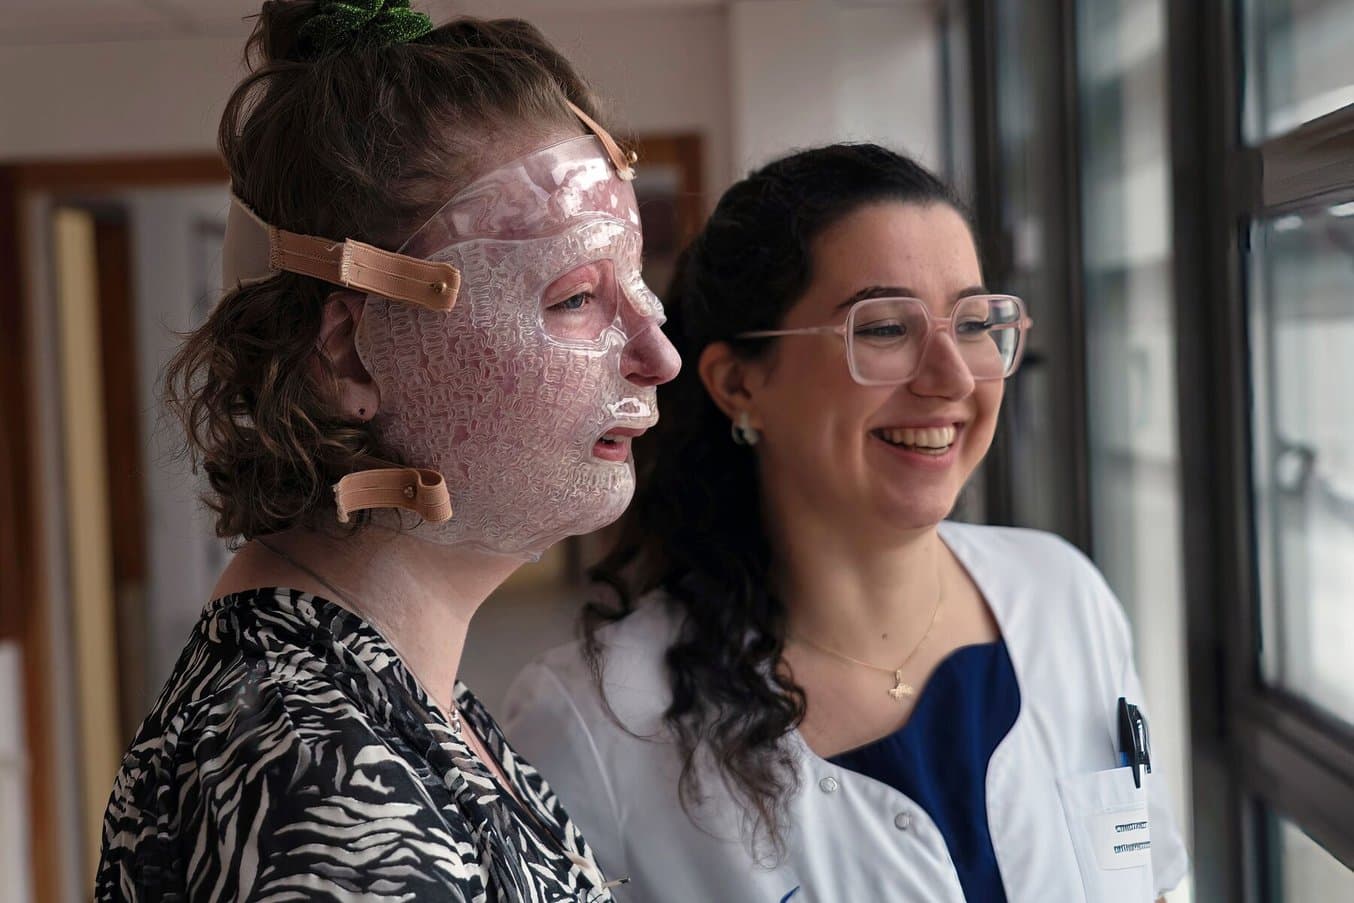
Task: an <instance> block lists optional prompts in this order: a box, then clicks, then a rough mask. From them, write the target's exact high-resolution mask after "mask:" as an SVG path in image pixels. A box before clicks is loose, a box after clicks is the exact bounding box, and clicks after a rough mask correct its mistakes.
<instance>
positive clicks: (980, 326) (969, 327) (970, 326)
mask: <svg viewBox="0 0 1354 903" xmlns="http://www.w3.org/2000/svg"><path fill="white" fill-rule="evenodd" d="M995 325H996V324H995V323H993V322H992V321H991V320H966V321H964V322H963V323H960V324H959V325H958V326H956V327H955V331H956V332H958V333H959V334H960V335H961V336H982V335H986V334H987V333H988V332H990V331H991V330H992V328H993V327H994V326H995Z"/></svg>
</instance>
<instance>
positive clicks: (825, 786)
mask: <svg viewBox="0 0 1354 903" xmlns="http://www.w3.org/2000/svg"><path fill="white" fill-rule="evenodd" d="M840 786H841V785H840V784H838V783H837V779H836V778H823V779H822V780H821V781H819V782H818V789H819V790H821V791H823V792H824V793H836V792H837V788H838V787H840Z"/></svg>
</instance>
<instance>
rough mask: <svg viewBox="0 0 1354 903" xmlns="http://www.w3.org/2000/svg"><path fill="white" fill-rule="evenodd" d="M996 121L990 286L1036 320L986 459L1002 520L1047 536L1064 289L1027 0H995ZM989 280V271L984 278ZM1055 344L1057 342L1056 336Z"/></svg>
mask: <svg viewBox="0 0 1354 903" xmlns="http://www.w3.org/2000/svg"><path fill="white" fill-rule="evenodd" d="M994 5H995V15H996V42H997V43H996V61H995V63H996V69H997V73H996V75H997V77H996V83H995V85H994V86H993V88H994V90H995V91H996V118H997V121H996V127H997V133H998V144H999V147H1000V160H999V163H1000V183H1001V196H1000V197H999V198H998V199H997V205H998V210H999V213H1000V217H1001V226H1002V230H1003V232H1004V233H1005V234H1006V236H1008V238H1009V242H1010V247H1009V248H1008V249H1007V251H1008V253H1009V255H1010V260H1009V262H1008V263H1009V272H1006V273H1002V274H1000V275H999V276H998V277H997V278H998V281H996V283H995V288H996V289H997V290H999V291H1002V292H1009V293H1010V294H1013V295H1018V296H1020V297H1021V298H1023V299H1024V300H1025V302H1026V304H1028V305H1029V310H1030V315H1031V316H1032V317H1033V318H1034V320H1035V322H1036V323H1037V324H1038V326H1037V327H1036V328H1035V329H1033V330H1031V331H1030V335H1029V339H1028V345H1027V348H1026V354H1025V362H1024V363H1023V364H1022V365H1021V368H1020V370H1019V371H1017V372H1016V374H1015V376H1013V377H1012V378H1011V379H1010V380H1008V381H1007V383H1006V392H1007V394H1006V400H1005V402H1004V403H1003V404H1004V410H1003V414H1002V416H1003V419H1004V421H1005V423H1004V425H1003V428H1002V429H1001V430H999V431H998V436H997V445H996V447H995V448H994V456H993V458H989V461H992V460H993V459H994V458H995V457H997V453H998V452H1000V450H1002V449H1003V448H1005V449H1007V450H1009V455H1010V460H1009V468H1010V470H1009V475H1008V476H1009V481H1008V486H1007V489H1008V491H1009V493H1010V499H1009V503H1010V506H1011V510H1010V511H1009V512H1005V513H1004V516H1007V517H1011V518H1012V519H1013V521H1014V522H1015V523H1019V524H1021V525H1022V526H1029V527H1038V528H1040V529H1044V530H1051V531H1053V532H1061V533H1064V534H1066V532H1067V531H1068V530H1069V529H1071V528H1072V524H1071V517H1072V511H1071V507H1072V506H1071V503H1070V502H1071V499H1072V498H1073V496H1072V494H1071V493H1070V492H1062V491H1050V488H1049V487H1064V486H1067V483H1068V481H1067V475H1068V474H1069V473H1070V472H1071V448H1070V443H1069V442H1068V441H1067V430H1068V421H1067V416H1066V414H1065V411H1066V405H1065V404H1063V403H1062V402H1061V400H1060V399H1061V395H1062V392H1063V389H1064V386H1063V385H1062V384H1060V383H1059V381H1058V372H1059V367H1060V366H1061V365H1062V364H1063V362H1064V361H1065V339H1063V335H1064V333H1063V327H1064V325H1065V323H1064V321H1065V318H1066V309H1065V307H1064V306H1063V303H1062V302H1063V301H1064V299H1065V293H1064V292H1063V290H1062V289H1061V288H1060V287H1059V284H1058V281H1057V276H1056V274H1057V273H1060V272H1065V266H1066V264H1065V261H1064V259H1063V257H1062V256H1061V255H1062V254H1063V253H1064V249H1063V248H1062V247H1061V245H1060V243H1059V240H1058V239H1059V234H1060V229H1061V224H1060V222H1059V219H1060V218H1061V216H1062V214H1061V212H1060V210H1059V209H1058V205H1059V202H1060V194H1059V191H1058V184H1057V183H1056V182H1055V180H1057V182H1061V181H1062V176H1061V174H1060V173H1058V172H1057V171H1056V170H1055V169H1053V168H1050V166H1049V162H1048V161H1049V160H1051V159H1056V157H1057V153H1058V142H1059V140H1060V138H1059V134H1058V122H1057V120H1056V118H1055V117H1054V115H1053V113H1054V110H1055V107H1054V105H1053V104H1049V103H1047V102H1045V101H1044V98H1046V97H1048V96H1051V94H1052V92H1054V91H1055V90H1056V87H1055V84H1054V82H1053V75H1054V73H1053V70H1052V67H1051V66H1050V65H1049V63H1050V60H1051V59H1052V54H1054V53H1056V51H1057V47H1056V44H1055V43H1054V33H1053V32H1052V31H1051V30H1050V28H1049V24H1048V21H1049V20H1048V11H1049V8H1048V7H1047V6H1046V5H1043V4H1031V3H1029V2H1027V0H997V2H996V3H995V4H994ZM991 278H992V277H991V276H989V280H990V279H991ZM1060 340H1061V341H1060Z"/></svg>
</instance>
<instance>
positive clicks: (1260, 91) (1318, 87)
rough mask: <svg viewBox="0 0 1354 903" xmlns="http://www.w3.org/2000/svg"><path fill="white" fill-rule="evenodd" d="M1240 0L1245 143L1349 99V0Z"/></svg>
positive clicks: (1352, 82) (1353, 56)
mask: <svg viewBox="0 0 1354 903" xmlns="http://www.w3.org/2000/svg"><path fill="white" fill-rule="evenodd" d="M1245 6H1246V12H1245V15H1246V19H1245V29H1246V30H1245V41H1246V47H1247V59H1246V136H1247V138H1248V140H1250V141H1251V143H1255V144H1258V143H1260V142H1261V141H1263V140H1264V139H1266V138H1269V137H1272V136H1274V135H1278V134H1281V133H1283V132H1287V131H1290V130H1292V129H1294V128H1296V127H1297V126H1299V125H1301V124H1302V123H1304V122H1309V121H1311V120H1313V119H1316V118H1317V117H1319V116H1324V115H1325V114H1327V113H1330V112H1331V111H1333V110H1338V109H1340V108H1341V107H1343V106H1347V105H1348V104H1351V103H1354V53H1351V52H1350V48H1351V47H1354V3H1350V2H1349V0H1246V4H1245Z"/></svg>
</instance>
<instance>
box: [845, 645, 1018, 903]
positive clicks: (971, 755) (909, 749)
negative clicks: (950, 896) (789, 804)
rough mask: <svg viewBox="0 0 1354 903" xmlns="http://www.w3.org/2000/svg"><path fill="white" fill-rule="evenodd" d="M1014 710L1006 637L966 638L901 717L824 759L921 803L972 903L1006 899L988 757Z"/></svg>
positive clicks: (1015, 698)
mask: <svg viewBox="0 0 1354 903" xmlns="http://www.w3.org/2000/svg"><path fill="white" fill-rule="evenodd" d="M1019 713H1020V687H1019V686H1018V685H1017V683H1016V675H1015V669H1014V667H1012V665H1011V656H1010V654H1009V653H1008V652H1007V649H1006V643H1005V642H1004V641H1002V640H998V641H996V642H993V643H982V644H978V645H974V646H964V647H961V648H959V649H956V650H955V651H954V652H952V653H950V655H949V656H947V657H946V658H945V659H944V660H943V661H942V662H941V663H940V664H939V665H938V666H936V670H935V671H934V672H933V673H932V674H931V678H930V680H928V681H927V683H926V686H925V687H924V688H922V694H921V697H920V698H919V699H918V700H917V704H916V707H915V708H914V709H913V710H912V716H911V717H910V718H909V719H908V720H907V723H906V724H904V725H903V726H902V727H901V728H899V729H898V730H897V731H895V732H893V733H892V734H889V735H888V736H887V737H882V738H880V739H879V740H875V741H874V742H873V743H869V744H866V745H865V746H862V747H859V748H857V749H853V750H849V751H848V752H844V753H841V754H839V755H836V756H833V757H832V758H831V760H830V761H831V762H833V763H834V764H836V765H840V766H841V767H842V768H845V769H848V770H850V771H854V772H856V773H857V774H862V775H865V776H866V777H870V778H874V779H875V780H876V781H880V782H882V783H885V784H888V785H889V786H891V787H893V788H894V789H896V790H897V791H899V792H900V793H902V794H904V795H905V796H907V797H908V798H909V799H911V800H913V801H914V802H915V803H917V805H919V806H921V807H922V808H923V809H925V810H926V813H927V814H928V815H929V816H931V819H932V820H933V821H934V822H935V823H936V827H937V828H938V829H939V830H940V833H941V835H942V836H943V837H944V838H945V844H946V846H947V847H948V848H949V851H950V858H951V859H953V860H954V867H955V870H956V871H957V872H958V874H959V883H960V885H961V886H962V887H963V889H964V897H965V899H967V900H969V901H971V903H1005V901H1006V889H1005V887H1003V886H1002V883H1001V871H1000V870H999V869H998V867H997V857H996V853H995V852H994V851H993V849H992V835H991V834H990V833H989V831H988V826H987V763H988V760H989V759H991V758H992V753H993V751H995V750H996V748H997V746H998V744H1000V743H1001V741H1002V738H1004V737H1005V736H1006V734H1007V732H1009V731H1010V730H1011V726H1012V725H1014V724H1015V721H1016V716H1017V715H1018V714H1019Z"/></svg>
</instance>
